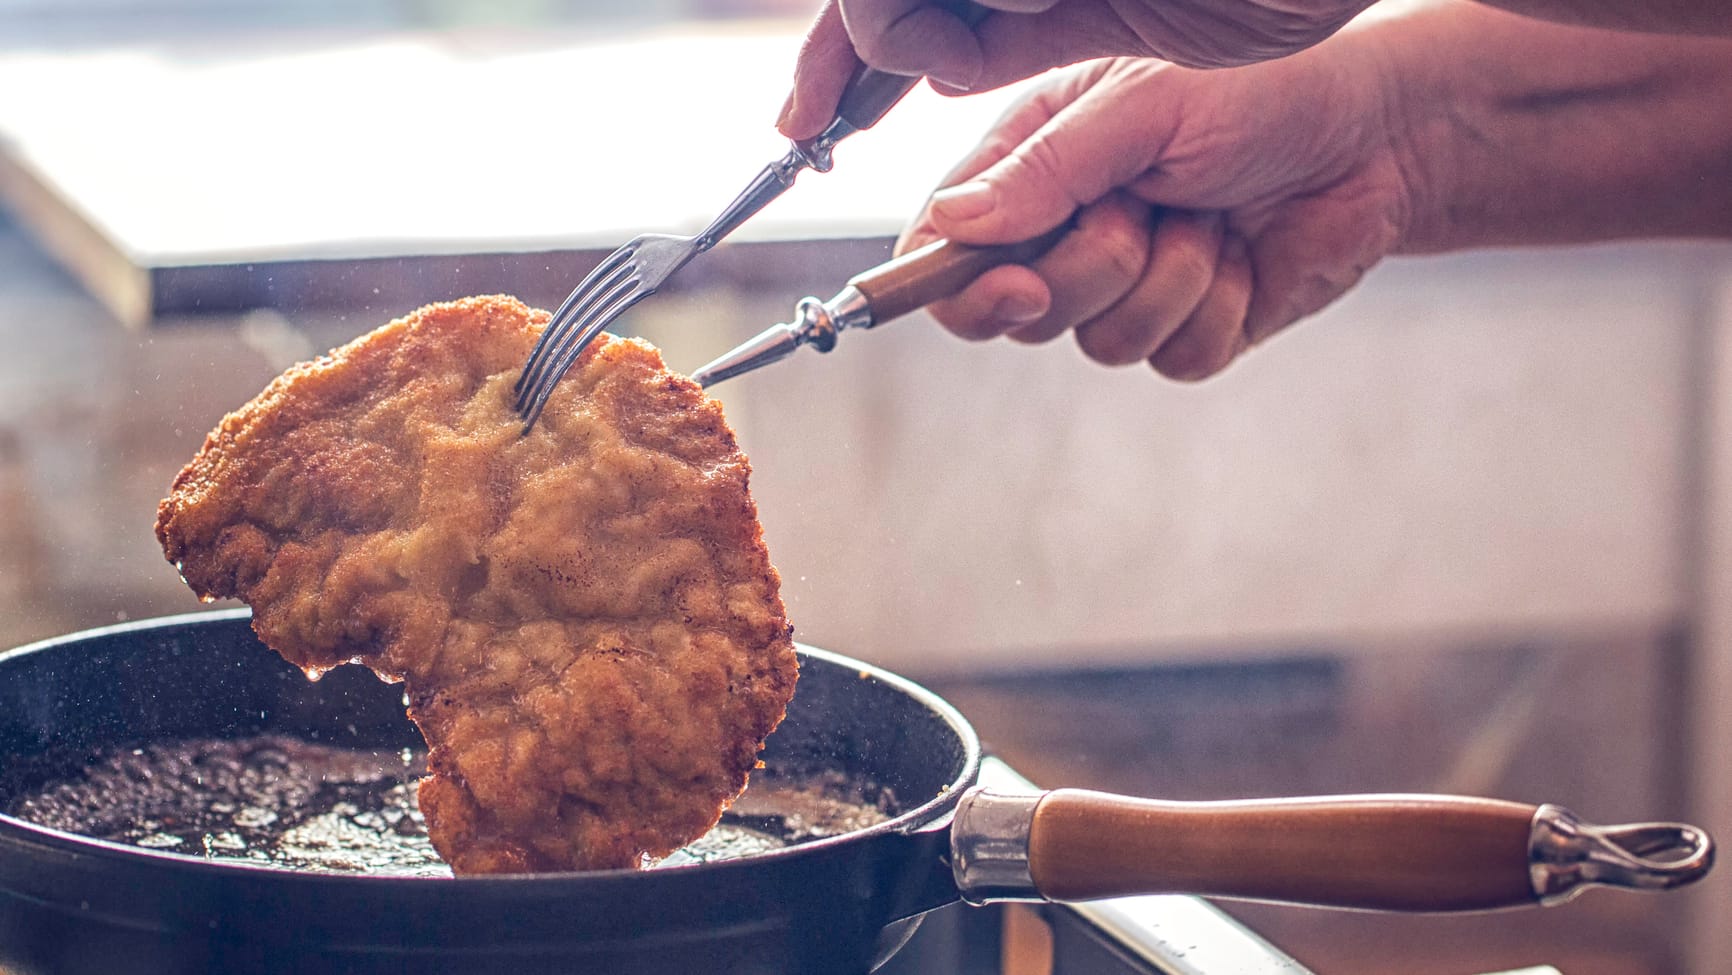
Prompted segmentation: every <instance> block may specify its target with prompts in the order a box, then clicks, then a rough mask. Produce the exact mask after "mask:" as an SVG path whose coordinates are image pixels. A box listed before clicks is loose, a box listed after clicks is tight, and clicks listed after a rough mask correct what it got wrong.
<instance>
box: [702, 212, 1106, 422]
mask: <svg viewBox="0 0 1732 975" xmlns="http://www.w3.org/2000/svg"><path fill="white" fill-rule="evenodd" d="M1072 227H1073V223H1072V221H1066V222H1065V223H1063V224H1060V225H1059V226H1057V227H1054V228H1053V229H1052V230H1049V231H1047V232H1046V233H1044V234H1041V235H1040V236H1039V237H1035V238H1033V239H1031V240H1025V241H1020V242H1018V243H1014V244H994V245H990V246H984V247H975V246H970V245H967V244H958V243H956V242H955V241H952V240H935V241H933V242H932V243H930V244H927V245H926V246H925V247H922V248H920V249H919V250H915V251H910V252H909V253H907V254H903V255H902V256H901V257H898V258H895V259H893V260H890V261H886V262H885V263H883V264H880V265H878V266H877V267H874V268H871V269H870V270H866V271H861V272H860V273H859V274H856V275H854V276H853V277H852V278H849V279H848V284H847V285H846V286H845V287H844V288H843V289H842V290H841V291H839V292H837V293H836V297H834V298H831V299H830V300H829V301H819V300H818V299H817V298H801V299H800V301H799V303H798V304H796V305H795V306H794V321H793V322H791V323H788V324H785V325H772V326H770V327H769V328H767V329H765V330H764V331H762V332H759V333H758V334H757V335H755V336H753V337H752V338H749V339H747V340H746V341H744V342H742V343H740V344H739V345H738V346H735V347H734V348H733V349H732V350H730V351H728V352H725V353H723V354H722V355H720V356H718V357H717V358H716V359H715V361H713V362H710V363H709V364H707V365H705V366H702V367H701V368H699V369H698V370H697V371H696V372H694V373H692V379H693V380H694V381H696V382H697V384H698V385H699V386H702V387H705V388H706V389H707V388H709V387H710V386H714V385H715V384H716V383H719V382H721V381H722V380H724V379H732V378H733V377H735V376H738V375H741V374H742V373H747V372H751V371H752V370H754V369H758V368H761V367H763V366H767V365H769V364H770V363H772V362H779V361H781V360H782V359H784V358H786V357H788V356H790V355H792V354H793V353H794V350H795V349H798V348H800V347H801V346H811V347H812V348H814V349H817V350H818V351H819V352H829V351H830V350H831V349H833V348H835V347H836V336H837V335H838V334H839V333H840V332H842V331H843V330H845V329H861V330H864V329H869V328H876V327H878V326H879V325H882V324H884V323H885V322H888V321H891V320H892V319H896V318H900V317H902V316H903V315H906V314H908V313H909V312H912V311H915V310H916V309H920V308H924V307H926V306H927V305H929V304H931V303H932V302H934V301H938V300H939V299H941V298H948V297H950V296H951V295H954V294H956V293H957V292H959V291H961V290H962V289H963V288H965V287H967V286H968V285H969V284H970V283H972V282H973V281H974V279H975V278H978V277H980V276H981V275H982V274H985V273H986V272H987V271H990V270H992V269H993V268H995V267H998V266H999V265H1000V264H1026V263H1028V262H1030V261H1032V260H1034V259H1035V258H1037V257H1039V256H1040V255H1042V254H1044V253H1046V252H1047V250H1048V249H1050V248H1051V247H1052V245H1053V244H1054V243H1056V242H1057V241H1058V239H1059V238H1060V237H1063V236H1064V235H1065V234H1066V233H1069V232H1070V230H1071V229H1072Z"/></svg>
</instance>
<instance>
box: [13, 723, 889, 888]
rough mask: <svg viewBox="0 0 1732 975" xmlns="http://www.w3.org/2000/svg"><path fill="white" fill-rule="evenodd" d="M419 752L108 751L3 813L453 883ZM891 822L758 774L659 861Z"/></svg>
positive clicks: (268, 861) (212, 743) (117, 834)
mask: <svg viewBox="0 0 1732 975" xmlns="http://www.w3.org/2000/svg"><path fill="white" fill-rule="evenodd" d="M425 760H426V755H425V753H423V752H418V751H414V750H409V749H404V750H402V751H374V750H356V749H348V748H334V747H330V746H327V745H319V744H313V743H309V742H305V741H301V740H299V739H295V738H287V737H278V736H262V737H256V738H245V739H233V740H216V739H212V740H194V741H183V742H174V743H167V744H148V745H142V746H139V747H136V748H117V749H112V750H107V751H103V752H100V753H98V754H96V755H95V756H93V757H91V759H90V760H89V761H88V763H87V764H86V765H85V767H84V770H83V772H82V773H81V774H79V775H76V776H72V777H68V778H63V779H61V780H59V781H56V782H52V783H50V784H48V785H46V786H43V787H40V788H38V789H36V790H34V791H32V792H30V793H27V794H25V795H24V796H22V797H20V798H14V799H13V800H12V801H10V802H8V803H7V804H6V806H5V812H6V813H7V814H8V815H11V816H15V817H17V818H19V819H24V820H28V821H30V822H34V823H38V824H40V825H43V826H48V827H51V828H53V829H60V830H65V831H67V832H71V833H79V834H82V835H85V836H92V837H95V838H97V839H103V840H112V841H115V842H120V843H129V844H132V845H135V846H141V847H145V848H148V849H153V850H161V851H166V852H172V853H180V854H185V855H190V856H197V857H203V858H206V859H210V860H223V861H231V862H240V863H247V864H252V865H256V866H270V867H281V868H285V869H294V870H312V871H318V872H324V873H360V872H365V873H373V874H392V875H398V876H426V877H435V876H450V874H451V870H450V868H449V867H447V866H446V865H445V863H444V861H442V860H440V859H439V855H438V854H437V853H435V852H434V850H433V845H432V843H431V842H429V841H428V839H427V827H426V823H425V822H424V821H423V820H422V818H421V813H420V810H418V809H417V808H416V806H415V781H416V779H418V778H419V777H420V776H421V775H422V774H424V773H425V771H426V764H425ZM894 814H895V797H894V796H893V795H891V794H890V791H889V790H887V789H879V788H872V787H862V786H861V785H860V784H858V783H853V782H850V781H848V780H846V779H845V778H844V777H842V776H840V775H836V774H833V773H832V774H831V776H830V777H817V778H801V779H798V780H788V779H779V778H777V777H776V776H775V775H774V774H772V773H768V772H766V771H760V772H758V773H756V774H754V776H753V778H752V784H751V787H750V788H749V789H748V790H747V791H746V794H745V795H744V796H742V797H741V798H740V800H739V801H738V802H736V803H735V804H734V807H733V808H732V809H730V810H729V811H728V812H727V813H725V814H723V816H722V821H721V823H720V824H719V825H717V826H716V828H715V829H713V830H711V831H710V832H709V833H708V834H707V835H705V836H704V837H702V838H700V839H699V840H697V841H696V842H694V843H692V844H691V845H690V846H687V847H685V848H684V849H682V850H679V851H677V852H675V853H674V854H673V855H672V856H669V857H668V858H666V859H665V860H663V861H661V862H660V863H659V864H656V866H678V865H683V864H692V863H705V862H709V861H713V860H725V859H733V858H736V857H743V856H750V855H752V854H756V853H763V852H766V851H769V850H774V849H779V848H781V847H785V846H792V845H795V844H798V843H803V842H806V841H808V840H813V839H818V838H821V837H825V836H834V835H837V834H840V833H846V832H852V831H854V830H858V829H863V828H865V827H867V826H871V825H872V824H874V823H878V822H882V821H884V820H885V819H888V818H890V817H891V816H892V815H894Z"/></svg>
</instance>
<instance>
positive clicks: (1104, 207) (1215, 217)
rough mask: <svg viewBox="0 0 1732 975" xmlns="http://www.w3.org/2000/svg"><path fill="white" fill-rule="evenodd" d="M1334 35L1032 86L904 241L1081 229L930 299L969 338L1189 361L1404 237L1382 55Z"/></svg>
mask: <svg viewBox="0 0 1732 975" xmlns="http://www.w3.org/2000/svg"><path fill="white" fill-rule="evenodd" d="M1342 41H1346V38H1343V39H1342ZM1331 47H1332V48H1334V50H1333V51H1332V52H1330V56H1329V57H1321V56H1317V55H1321V54H1323V53H1324V52H1323V51H1317V52H1310V53H1308V54H1303V55H1299V56H1297V57H1294V58H1289V59H1284V60H1281V61H1275V62H1270V63H1267V64H1262V65H1257V66H1254V67H1248V68H1242V69H1235V70H1232V71H1212V72H1205V71H1194V70H1189V69H1184V68H1177V67H1174V66H1172V65H1169V64H1163V63H1161V62H1158V61H1154V60H1149V59H1119V60H1112V61H1102V62H1096V63H1093V64H1090V65H1086V66H1083V67H1082V68H1080V69H1078V70H1073V71H1072V72H1069V73H1067V74H1064V75H1062V76H1060V77H1058V78H1056V79H1055V80H1054V81H1053V82H1052V83H1050V84H1048V85H1046V86H1044V87H1042V88H1040V89H1039V90H1037V91H1035V92H1034V93H1032V95H1031V96H1030V97H1029V98H1028V99H1027V100H1025V101H1024V102H1023V103H1021V105H1020V106H1019V107H1017V108H1015V109H1014V110H1012V112H1011V113H1010V114H1009V115H1007V116H1006V117H1005V118H1004V119H1003V120H1002V121H1001V122H1000V123H999V124H998V126H997V127H996V128H995V129H994V130H993V131H992V132H991V133H990V134H989V135H988V136H987V138H986V140H985V141H984V142H983V143H982V145H981V146H980V147H979V148H978V149H977V150H976V151H975V152H974V153H973V154H972V155H971V156H970V157H968V158H967V159H965V160H964V161H963V162H962V164H961V165H960V166H959V167H958V168H957V169H956V170H955V171H954V172H953V173H952V174H951V175H950V176H949V177H947V178H946V179H945V181H944V184H945V188H944V189H942V190H940V191H939V192H938V193H936V194H935V195H934V196H933V198H932V200H931V201H930V202H929V204H928V206H927V207H926V208H925V209H924V210H923V212H922V213H921V214H920V216H919V217H918V218H917V220H916V221H915V222H914V223H913V224H912V225H911V226H910V228H909V229H908V231H907V232H906V233H905V234H904V236H903V239H902V241H901V242H900V244H899V249H900V250H907V249H911V248H914V247H918V246H921V245H922V244H925V243H927V242H928V241H930V240H933V239H936V238H938V237H940V236H944V237H950V238H952V239H955V240H959V241H962V242H965V243H971V244H990V243H1006V242H1010V241H1017V240H1024V239H1028V238H1031V237H1034V236H1036V235H1038V234H1041V233H1043V232H1045V231H1047V230H1049V229H1051V228H1052V227H1055V226H1058V225H1059V224H1061V223H1063V222H1064V221H1065V220H1067V219H1071V218H1072V217H1073V216H1074V218H1075V219H1076V223H1077V225H1076V229H1075V230H1073V231H1072V232H1071V233H1069V234H1068V235H1066V237H1065V238H1063V239H1062V240H1061V241H1060V242H1059V243H1058V244H1057V245H1055V246H1054V247H1053V249H1052V250H1051V251H1049V252H1048V253H1047V254H1046V255H1045V256H1043V257H1042V258H1041V259H1039V260H1037V261H1035V262H1034V263H1033V264H1032V265H1031V266H1026V267H1025V266H1020V265H1005V266H1001V267H998V268H995V269H994V270H992V271H990V272H988V273H987V274H985V275H983V276H982V277H981V278H979V279H978V280H976V281H975V282H974V283H973V284H971V285H970V286H969V287H968V288H967V289H965V290H964V291H963V292H961V293H960V294H958V295H957V296H955V297H954V298H951V299H948V300H946V301H943V302H939V303H937V304H935V305H933V306H931V308H930V311H931V312H932V313H933V314H934V315H935V316H936V317H937V318H938V320H939V321H940V322H941V323H943V324H944V325H945V326H946V327H947V328H949V329H950V330H951V331H953V332H955V333H956V334H958V335H960V336H963V337H964V338H969V339H987V338H992V337H995V336H999V335H1004V336H1007V337H1009V338H1011V339H1012V340H1015V341H1019V342H1046V341H1050V340H1052V339H1054V338H1057V337H1058V336H1060V335H1062V334H1064V333H1065V332H1067V331H1074V332H1075V333H1076V340H1077V343H1078V344H1079V345H1080V346H1081V347H1082V349H1083V351H1084V352H1085V353H1086V354H1087V355H1088V356H1089V357H1090V358H1093V359H1095V360H1097V361H1099V362H1102V363H1106V364H1109V365H1127V364H1132V363H1136V362H1141V361H1147V362H1148V363H1149V364H1150V365H1151V366H1153V367H1154V368H1155V369H1156V370H1157V371H1159V372H1161V373H1162V374H1164V375H1167V376H1169V377H1172V378H1176V379H1187V380H1194V379H1201V378H1204V377H1206V376H1209V375H1212V374H1214V373H1216V372H1219V371H1220V370H1221V369H1223V368H1224V367H1225V366H1226V365H1227V364H1228V363H1229V362H1230V361H1232V360H1233V359H1234V358H1235V357H1236V356H1238V355H1239V354H1240V353H1241V352H1243V351H1244V350H1245V349H1247V348H1248V347H1250V346H1251V345H1252V344H1254V343H1256V342H1258V341H1260V340H1262V339H1265V338H1267V337H1268V336H1270V335H1272V334H1274V333H1275V332H1277V331H1279V330H1281V329H1282V328H1285V327H1286V326H1287V325H1289V324H1292V323H1293V322H1294V321H1296V320H1298V319H1300V318H1302V317H1304V316H1305V315H1308V314H1310V313H1312V312H1314V311H1317V310H1318V309H1320V308H1322V307H1323V306H1324V305H1326V304H1328V303H1329V302H1330V301H1332V300H1334V299H1335V298H1336V297H1337V296H1339V295H1340V294H1341V293H1342V292H1343V291H1345V290H1346V289H1347V288H1349V287H1350V286H1351V285H1352V284H1353V283H1354V282H1356V281H1357V280H1358V279H1359V277H1360V276H1361V275H1362V274H1363V273H1364V272H1365V271H1366V269H1368V268H1369V267H1371V266H1372V265H1373V264H1375V263H1376V262H1377V261H1378V260H1379V259H1381V258H1382V257H1384V256H1385V255H1386V254H1388V253H1390V252H1391V251H1393V250H1394V249H1396V248H1397V247H1398V246H1399V245H1400V244H1401V242H1402V238H1403V234H1404V230H1405V226H1406V223H1407V221H1408V219H1409V212H1408V211H1409V206H1410V199H1411V194H1410V188H1409V187H1408V186H1407V185H1406V181H1405V177H1404V172H1405V171H1407V170H1409V169H1410V167H1408V166H1405V165H1404V164H1403V159H1402V150H1401V148H1400V140H1399V138H1398V135H1399V134H1398V133H1396V132H1394V131H1392V123H1391V119H1392V118H1393V117H1394V115H1395V113H1394V111H1393V108H1392V106H1391V105H1390V104H1388V103H1387V101H1386V99H1387V97H1388V96H1387V94H1386V91H1387V89H1388V88H1389V86H1387V85H1385V84H1384V83H1383V80H1382V79H1381V78H1380V76H1379V72H1380V68H1379V67H1378V65H1379V64H1380V63H1381V61H1380V59H1379V58H1377V57H1375V56H1373V55H1372V54H1371V52H1370V49H1369V48H1361V47H1357V46H1355V45H1352V44H1340V46H1338V45H1335V44H1332V45H1331Z"/></svg>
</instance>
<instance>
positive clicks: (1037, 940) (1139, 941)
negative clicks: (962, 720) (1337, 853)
mask: <svg viewBox="0 0 1732 975" xmlns="http://www.w3.org/2000/svg"><path fill="white" fill-rule="evenodd" d="M980 781H981V782H982V783H985V784H988V785H991V786H993V787H994V788H996V789H999V790H1003V791H1012V790H1017V789H1024V790H1028V791H1034V790H1035V786H1034V785H1032V784H1031V783H1030V782H1029V781H1028V780H1027V779H1024V778H1023V777H1022V776H1020V775H1018V774H1017V773H1016V772H1015V771H1014V770H1012V769H1011V768H1010V766H1008V765H1006V764H1005V763H1003V762H1002V761H999V760H997V759H993V758H988V759H987V760H986V761H985V762H984V763H983V764H982V767H981V773H980ZM878 973H879V975H932V973H946V975H950V973H954V975H1310V970H1309V969H1307V968H1305V967H1304V966H1302V965H1300V964H1299V963H1298V962H1297V961H1294V960H1293V959H1292V958H1291V957H1289V956H1288V955H1287V954H1285V953H1284V952H1282V951H1281V950H1280V949H1278V948H1276V947H1275V946H1273V945H1271V944H1270V943H1269V942H1267V941H1265V940H1263V939H1262V938H1261V937H1258V936H1257V935H1256V934H1255V933H1253V932H1252V931H1250V930H1249V929H1248V928H1246V927H1245V926H1244V925H1242V924H1240V923H1239V922H1238V921H1235V920H1234V919H1232V918H1231V917H1228V916H1227V915H1226V914H1225V913H1223V912H1222V911H1220V910H1219V909H1217V908H1215V907H1214V906H1212V905H1210V904H1209V903H1208V902H1206V901H1203V900H1201V899H1199V898H1196V897H1182V896H1174V895H1162V896H1145V897H1121V898H1116V899H1112V900H1103V901H1092V902H1089V903H1087V904H1027V905H1024V904H1011V905H994V906H988V907H970V906H968V905H965V904H953V905H951V906H949V907H946V908H943V909H941V910H937V911H934V912H932V913H931V914H928V915H927V916H926V917H925V919H924V920H923V921H922V922H921V925H920V927H919V929H918V930H917V931H916V932H915V934H914V936H913V937H912V938H911V939H910V940H909V942H908V944H907V945H906V946H905V947H904V948H903V949H902V950H901V951H899V952H897V953H896V955H895V956H893V957H892V958H891V959H890V960H889V961H888V962H886V963H885V964H884V966H883V967H881V968H879V969H878Z"/></svg>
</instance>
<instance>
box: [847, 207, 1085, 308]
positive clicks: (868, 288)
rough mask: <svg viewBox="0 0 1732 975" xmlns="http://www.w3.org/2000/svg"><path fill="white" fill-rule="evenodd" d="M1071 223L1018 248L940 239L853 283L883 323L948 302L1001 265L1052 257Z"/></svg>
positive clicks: (874, 270) (1006, 245)
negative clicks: (1050, 255)
mask: <svg viewBox="0 0 1732 975" xmlns="http://www.w3.org/2000/svg"><path fill="white" fill-rule="evenodd" d="M1069 229H1070V227H1069V225H1062V226H1059V227H1056V228H1054V229H1052V230H1050V231H1047V232H1046V233H1044V234H1042V235H1040V236H1039V237H1036V238H1034V239H1033V240H1025V241H1021V242H1020V243H1015V244H997V245H991V246H986V247H975V246H972V245H969V244H958V243H956V242H955V241H951V240H935V241H933V242H932V243H930V244H927V245H926V246H925V247H922V248H920V249H919V250H914V251H909V252H908V253H906V254H903V255H902V256H901V257H898V258H896V259H894V260H891V261H887V262H885V263H883V264H880V265H878V266H877V267H875V268H872V269H871V270H867V271H862V272H860V273H859V274H857V275H855V276H854V277H853V278H851V279H850V280H849V281H848V284H849V286H851V287H853V288H854V289H855V290H856V291H859V292H860V293H861V294H862V295H864V296H865V297H866V301H867V303H868V304H870V305H871V307H872V324H873V325H882V324H884V323H885V322H887V321H890V320H891V319H895V318H900V317H902V316H903V315H906V314H908V313H909V312H911V311H916V310H918V309H920V308H924V307H926V306H927V305H929V304H931V303H932V302H934V301H938V300H940V299H942V298H948V297H950V296H951V295H954V294H956V293H957V292H958V291H961V290H962V289H963V288H966V287H968V285H969V283H970V282H972V281H974V279H976V278H978V277H980V276H981V275H982V274H985V273H986V272H987V271H990V270H992V269H993V268H995V267H998V266H999V265H1000V264H1024V263H1027V262H1029V261H1032V260H1034V259H1035V258H1037V257H1039V256H1040V255H1042V254H1044V253H1046V252H1047V251H1048V250H1049V249H1050V248H1051V247H1052V245H1053V244H1055V243H1057V241H1058V239H1059V238H1060V237H1063V236H1064V234H1065V232H1066V231H1067V230H1069Z"/></svg>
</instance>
